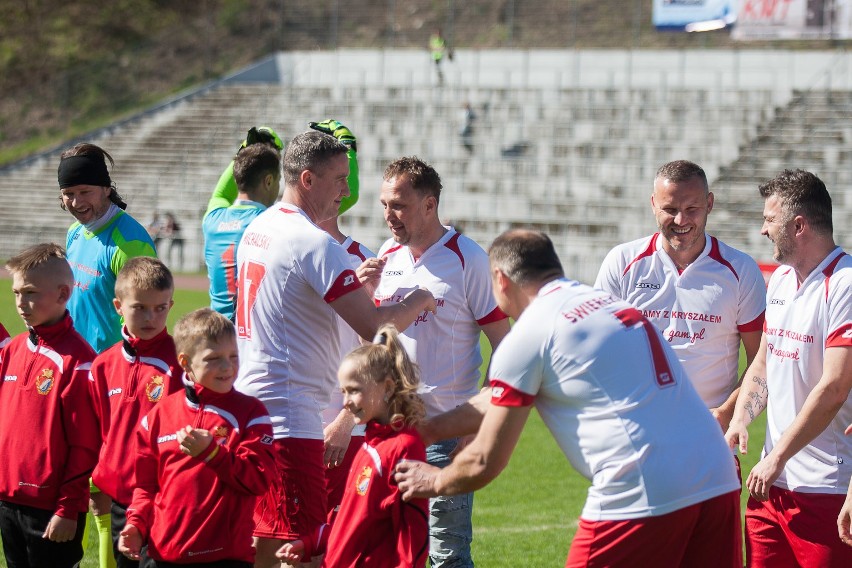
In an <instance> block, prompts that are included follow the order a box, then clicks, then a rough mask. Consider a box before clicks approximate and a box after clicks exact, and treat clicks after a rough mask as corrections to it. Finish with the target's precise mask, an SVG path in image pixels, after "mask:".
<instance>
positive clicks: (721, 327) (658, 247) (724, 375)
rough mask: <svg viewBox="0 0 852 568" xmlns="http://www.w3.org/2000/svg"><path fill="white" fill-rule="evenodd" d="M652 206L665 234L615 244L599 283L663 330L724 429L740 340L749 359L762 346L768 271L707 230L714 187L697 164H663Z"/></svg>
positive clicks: (734, 388)
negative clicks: (766, 273)
mask: <svg viewBox="0 0 852 568" xmlns="http://www.w3.org/2000/svg"><path fill="white" fill-rule="evenodd" d="M651 207H652V209H653V211H654V216H655V217H656V219H657V225H658V227H659V232H657V233H654V234H653V235H651V236H650V237H643V238H641V239H637V240H635V241H632V242H629V243H625V244H622V245H618V246H617V247H615V248H614V249H612V251H610V253H609V254H608V255H607V256H606V258H605V259H604V262H603V265H602V266H601V268H600V272H599V273H598V277H597V280H596V281H595V287H596V288H600V289H601V290H605V291H607V292H609V293H610V294H612V295H613V296H615V297H617V298H621V299H622V300H626V301H627V302H629V303H631V304H633V305H634V306H635V307H636V308H637V309H639V310H640V311H641V312H642V315H643V316H645V318H646V319H647V320H648V321H650V322H651V323H653V324H654V325H655V326H657V328H659V329H660V331H661V332H662V333H663V337H664V338H665V339H666V340H667V341H668V342H669V344H670V345H671V346H672V348H673V349H674V350H675V353H676V354H677V357H678V359H679V360H680V362H681V363H682V364H683V366H684V368H685V369H686V372H687V375H688V376H689V379H690V380H691V381H692V385H693V386H694V387H695V390H697V391H698V394H699V395H700V396H701V398H702V400H704V403H705V404H706V405H707V407H708V408H710V409H711V411H712V412H713V415H714V416H716V419H717V420H718V421H719V424H720V425H721V426H722V431H724V430H725V429H727V427H728V422H729V421H730V420H731V415H732V414H733V412H734V405H735V404H736V400H737V392H738V391H737V388H738V385H739V382H740V380H739V375H738V365H739V346H740V341H742V344H743V346H744V347H745V353H746V359H747V364H748V363H751V361H752V359H754V356H755V354H756V353H757V348H758V346H759V345H760V332H761V328H762V325H763V314H764V311H765V308H766V291H765V288H764V283H763V277H762V276H761V273H760V269H759V268H758V266H757V263H756V262H755V261H754V260H753V259H752V258H751V257H750V256H748V255H747V254H745V253H742V252H740V251H738V250H736V249H734V248H732V247H730V246H728V245H726V244H725V243H723V242H721V241H720V240H719V239H717V238H716V237H713V236H710V235H708V234H707V233H706V232H705V228H706V226H707V216H708V215H709V214H710V211H712V210H713V193H711V192H710V191H709V188H708V186H707V176H706V175H705V173H704V170H703V169H701V168H700V167H699V166H698V165H697V164H694V163H692V162H688V161H686V160H677V161H674V162H669V163H667V164H664V165H663V166H662V167H661V168H660V169H659V170H658V171H657V175H656V177H655V178H654V192H653V194H652V195H651Z"/></svg>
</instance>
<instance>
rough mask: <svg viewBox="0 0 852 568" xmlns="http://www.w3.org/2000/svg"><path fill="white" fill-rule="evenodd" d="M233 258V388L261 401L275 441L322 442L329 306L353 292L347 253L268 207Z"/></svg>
mask: <svg viewBox="0 0 852 568" xmlns="http://www.w3.org/2000/svg"><path fill="white" fill-rule="evenodd" d="M237 256H238V258H237V265H238V267H239V281H238V282H239V283H238V296H237V345H238V346H239V354H240V371H239V375H238V376H237V381H236V384H235V387H236V388H237V390H239V391H240V392H243V393H246V394H249V395H252V396H255V397H257V398H259V399H260V400H261V401H263V403H264V404H265V405H266V408H267V410H268V411H269V415H270V416H271V417H272V424H273V429H274V432H275V437H276V438H288V437H289V438H309V439H322V437H323V436H322V418H321V416H320V413H321V412H322V410H323V409H325V407H327V406H328V402H329V397H330V396H331V392H332V390H334V389H336V388H337V366H338V364H339V363H340V336H339V333H338V327H337V314H336V313H335V312H334V310H333V309H332V308H331V307H330V306H329V304H330V303H331V302H333V301H334V300H336V299H338V298H340V297H342V296H344V295H346V294H348V293H349V292H351V291H353V290H356V289H358V288H360V287H361V283H360V282H359V281H358V278H357V277H356V275H355V271H354V270H352V265H351V263H350V261H349V255H348V253H347V252H346V250H345V249H344V248H343V247H341V246H340V245H339V244H338V243H337V241H335V240H334V239H333V238H331V236H329V235H328V233H326V232H325V231H323V230H322V229H320V228H319V227H317V226H316V225H315V224H314V223H313V222H311V220H310V219H309V218H308V216H307V215H305V213H304V212H303V211H302V210H301V209H299V208H298V207H296V206H294V205H290V204H286V203H276V204H275V205H273V206H272V207H270V208H269V209H267V210H266V211H264V212H263V213H261V214H260V215H259V216H258V217H257V218H256V219H255V220H254V221H252V222H251V224H250V225H249V226H248V227H247V228H246V231H245V233H244V234H243V237H242V239H241V241H240V246H239V248H238V253H237Z"/></svg>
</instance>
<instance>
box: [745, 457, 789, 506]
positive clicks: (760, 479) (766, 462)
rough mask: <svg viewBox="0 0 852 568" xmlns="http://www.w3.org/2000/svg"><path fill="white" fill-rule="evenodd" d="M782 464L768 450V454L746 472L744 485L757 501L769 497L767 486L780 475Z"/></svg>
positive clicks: (782, 468) (770, 485)
mask: <svg viewBox="0 0 852 568" xmlns="http://www.w3.org/2000/svg"><path fill="white" fill-rule="evenodd" d="M783 470H784V464H783V463H780V462H779V461H778V460H776V459H775V457H774V456H773V455H772V452H769V455H768V456H766V457H765V458H763V459H762V460H760V461H759V462H757V464H755V466H754V467H753V468H752V470H751V472H750V473H749V474H748V479H747V480H746V487H747V488H748V492H749V494H750V495H751V496H752V497H754V498H755V499H757V500H758V501H766V500H767V499H768V498H769V488H770V487H772V484H773V483H775V481H776V480H777V479H778V476H779V475H781V472H782V471H783Z"/></svg>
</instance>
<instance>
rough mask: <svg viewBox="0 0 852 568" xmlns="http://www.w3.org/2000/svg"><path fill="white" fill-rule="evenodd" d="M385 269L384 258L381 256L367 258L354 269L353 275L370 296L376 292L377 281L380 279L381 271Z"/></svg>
mask: <svg viewBox="0 0 852 568" xmlns="http://www.w3.org/2000/svg"><path fill="white" fill-rule="evenodd" d="M384 269H385V259H383V258H368V259H367V260H365V261H364V262H362V263H361V266H359V267H358V268H356V269H355V275H356V276H358V280H359V281H360V282H361V285H362V286H364V288H366V289H367V293H368V294H369V295H370V297H371V298H372V297H373V294H374V293H375V292H376V288H378V286H379V282H381V280H382V271H384Z"/></svg>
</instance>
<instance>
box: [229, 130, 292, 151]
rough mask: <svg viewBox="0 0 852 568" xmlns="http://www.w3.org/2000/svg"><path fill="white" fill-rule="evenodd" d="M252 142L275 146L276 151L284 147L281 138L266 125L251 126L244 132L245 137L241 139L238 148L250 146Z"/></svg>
mask: <svg viewBox="0 0 852 568" xmlns="http://www.w3.org/2000/svg"><path fill="white" fill-rule="evenodd" d="M252 144H270V145H272V146H275V148H277V149H278V151H281V150H283V149H284V143H283V142H282V141H281V138H279V137H278V134H276V133H275V131H274V130H272V129H271V128H269V127H268V126H252V127H251V128H250V129H249V131H248V133H247V134H246V139H245V140H243V143H242V145H241V146H240V149H242V148H245V147H246V146H251V145H252Z"/></svg>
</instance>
